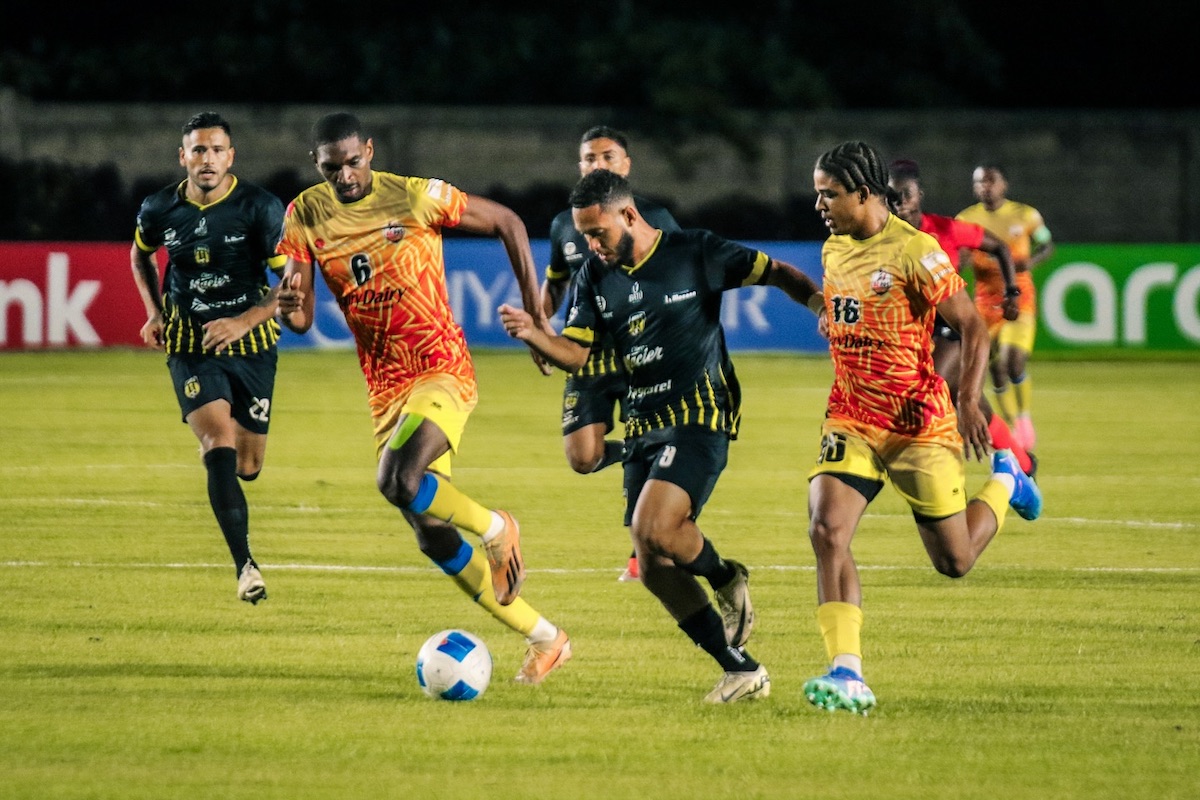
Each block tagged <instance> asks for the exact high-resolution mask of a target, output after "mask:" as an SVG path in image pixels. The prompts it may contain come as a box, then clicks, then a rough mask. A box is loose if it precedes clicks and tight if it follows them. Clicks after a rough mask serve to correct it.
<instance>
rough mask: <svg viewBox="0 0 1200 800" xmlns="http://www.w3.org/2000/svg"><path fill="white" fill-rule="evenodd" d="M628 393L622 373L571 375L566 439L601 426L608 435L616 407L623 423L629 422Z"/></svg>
mask: <svg viewBox="0 0 1200 800" xmlns="http://www.w3.org/2000/svg"><path fill="white" fill-rule="evenodd" d="M627 391H629V384H628V382H627V379H626V376H625V373H624V372H621V371H615V372H606V373H604V374H603V375H570V376H568V377H567V384H566V386H564V387H563V405H562V432H563V436H566V435H567V434H568V433H573V432H575V431H577V430H579V429H580V428H585V427H587V426H588V425H595V424H597V423H600V424H603V425H604V432H605V433H609V432H610V431H611V430H612V429H613V409H614V408H616V409H618V415H617V416H618V418H619V419H620V421H621V422H624V421H625V393H626V392H627Z"/></svg>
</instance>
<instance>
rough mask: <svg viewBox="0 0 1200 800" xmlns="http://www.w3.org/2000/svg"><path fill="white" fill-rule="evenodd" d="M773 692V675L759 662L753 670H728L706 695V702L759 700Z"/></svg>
mask: <svg viewBox="0 0 1200 800" xmlns="http://www.w3.org/2000/svg"><path fill="white" fill-rule="evenodd" d="M770 693H771V676H770V675H768V674H767V668H766V667H764V666H763V665H761V664H759V665H758V669H756V670H754V671H752V672H726V673H725V674H724V675H722V676H721V680H719V681H717V685H716V686H714V687H713V690H712V691H711V692H709V693H708V694H707V695H705V696H704V702H706V703H736V702H737V701H739V700H758V699H760V698H763V697H766V696H767V695H769V694H770Z"/></svg>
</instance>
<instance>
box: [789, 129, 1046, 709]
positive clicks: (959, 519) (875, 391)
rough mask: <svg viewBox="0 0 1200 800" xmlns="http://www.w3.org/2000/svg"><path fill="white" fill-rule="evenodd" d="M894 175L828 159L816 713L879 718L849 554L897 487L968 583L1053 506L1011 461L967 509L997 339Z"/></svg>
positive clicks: (837, 155) (983, 447) (944, 567)
mask: <svg viewBox="0 0 1200 800" xmlns="http://www.w3.org/2000/svg"><path fill="white" fill-rule="evenodd" d="M887 185H888V173H887V167H886V165H885V162H884V161H883V160H882V158H881V157H880V156H879V154H878V153H877V152H876V151H875V150H874V149H873V148H872V147H870V146H869V145H867V144H864V143H863V142H845V143H843V144H840V145H838V146H837V147H835V148H834V149H833V150H830V151H829V152H827V153H824V154H823V155H822V156H821V157H820V158H819V159H817V162H816V166H815V169H814V170H813V188H814V189H815V190H816V194H817V200H816V210H817V211H818V212H819V213H820V215H821V218H822V219H823V220H824V222H825V225H826V227H827V228H828V229H829V232H830V236H829V238H828V239H827V240H826V241H825V244H824V245H823V247H822V250H821V263H822V266H823V268H824V286H823V289H824V302H825V305H826V310H827V311H828V314H829V320H828V335H829V351H830V356H831V358H832V360H833V370H834V380H833V387H832V389H831V391H830V394H829V402H828V407H827V410H826V414H825V420H824V422H823V424H822V430H821V433H822V441H821V447H820V453H819V456H818V458H817V464H816V466H815V467H814V468H813V469H812V471H811V472H810V473H809V490H808V507H809V538H810V539H811V541H812V547H813V552H814V553H815V555H816V561H817V600H818V604H819V605H818V608H817V622H818V625H819V628H820V631H821V636H822V637H823V639H824V641H825V650H826V653H827V655H828V657H829V661H830V669H829V672H828V673H827V674H825V675H822V676H820V677H817V678H813V679H811V680H809V681H807V682H806V683H805V685H804V694H805V696H806V697H807V698H808V700H809V702H811V703H813V704H814V705H816V706H819V707H823V708H827V709H830V710H835V709H839V708H841V709H845V710H848V711H851V712H853V713H864V714H865V713H866V712H867V711H869V710H870V709H871V708H872V707H873V706H874V705H875V695H874V694H873V693H872V692H871V690H870V689H869V688H868V687H867V684H866V682H865V681H864V680H863V659H862V649H861V644H860V631H861V629H862V624H863V613H862V608H861V605H862V585H861V583H860V581H859V576H858V568H857V566H856V565H855V563H854V557H853V555H852V554H851V551H850V544H851V540H852V539H853V538H854V534H855V531H856V530H857V528H858V525H859V522H860V521H861V520H862V516H863V514H864V513H865V512H866V509H867V505H868V504H869V503H870V502H871V501H872V500H873V499H874V498H875V496H876V495H877V494H878V493H879V490H880V489H882V488H883V484H884V481H885V480H890V481H891V483H892V486H894V487H895V488H896V490H897V491H898V492H899V493H900V495H901V496H902V497H903V498H904V499H905V501H907V502H908V504H909V506H910V507H911V508H912V511H913V518H914V520H915V521H916V525H917V531H918V532H919V533H920V535H921V541H922V542H923V543H924V545H925V550H926V552H927V553H928V554H929V558H930V560H931V561H932V563H933V565H934V567H935V568H936V569H937V571H938V572H940V573H942V574H943V575H946V576H949V577H952V578H957V577H961V576H962V575H965V574H966V573H967V572H968V571H969V570H970V569H971V567H972V566H973V565H974V564H975V561H976V559H978V558H979V556H980V554H981V553H982V552H983V550H984V548H985V547H987V545H988V543H989V542H990V541H991V540H992V537H994V536H995V535H996V533H997V531H999V529H1000V526H1001V525H1002V524H1003V522H1004V516H1005V513H1006V511H1007V508H1008V506H1009V505H1010V504H1011V505H1012V507H1013V508H1014V509H1015V510H1016V511H1017V513H1018V514H1020V515H1021V516H1022V517H1024V518H1025V519H1036V518H1037V516H1038V514H1039V513H1041V495H1040V494H1038V489H1037V486H1036V484H1034V483H1033V481H1032V480H1031V479H1030V478H1029V477H1028V476H1027V475H1025V473H1024V472H1023V471H1022V470H1021V468H1020V466H1018V464H1017V463H1016V460H1015V459H1014V458H1013V457H1012V455H1011V454H1010V453H1007V452H1005V451H996V452H995V453H994V454H993V456H992V474H991V476H990V477H989V478H988V480H987V481H986V482H985V483H984V485H983V487H982V488H981V489H980V490H979V491H978V492H976V494H975V495H974V496H972V497H971V498H970V500H969V501H968V499H967V493H966V486H965V473H966V464H965V459H966V458H967V457H970V456H973V457H976V458H978V459H980V460H983V459H984V458H985V457H986V454H987V450H988V427H987V422H986V421H985V420H984V416H983V412H982V411H981V410H980V407H979V394H980V392H981V391H982V383H983V370H984V367H985V365H986V360H987V353H988V339H987V327H986V325H985V324H984V322H983V320H982V318H980V316H979V313H978V312H977V311H976V310H975V307H974V306H973V305H972V303H971V299H970V297H969V296H968V294H967V292H966V286H965V284H964V282H963V279H962V278H961V277H960V276H959V274H958V271H957V270H955V269H954V266H953V265H952V264H951V263H950V259H949V257H948V256H947V255H946V253H945V252H944V251H943V250H942V248H941V246H940V245H938V243H937V240H936V239H934V238H933V237H932V236H930V235H929V234H926V233H921V232H920V231H918V230H916V229H915V228H913V227H912V226H911V225H909V224H908V223H906V222H904V221H903V220H901V219H900V218H898V217H896V216H895V215H893V214H892V213H891V212H890V211H889V207H888V203H887V199H886V198H887ZM935 314H941V315H942V318H943V319H945V320H946V322H947V323H948V324H949V325H950V326H951V327H953V328H954V329H955V330H956V331H957V332H958V333H959V334H960V335H961V336H962V369H961V372H962V376H961V379H960V381H959V386H958V403H957V409H958V411H957V413H956V412H955V408H956V406H955V404H954V403H952V402H951V400H950V393H949V391H948V390H947V388H946V382H945V380H943V378H942V377H941V376H940V375H938V374H937V372H936V371H935V370H934V369H933V355H932V349H933V345H932V340H931V337H932V331H933V319H934V315H935Z"/></svg>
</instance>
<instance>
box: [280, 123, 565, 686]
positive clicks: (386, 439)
mask: <svg viewBox="0 0 1200 800" xmlns="http://www.w3.org/2000/svg"><path fill="white" fill-rule="evenodd" d="M312 147H313V149H312V157H313V161H314V163H315V164H316V167H317V170H318V171H319V172H320V173H321V175H322V176H323V177H324V179H325V181H324V182H323V183H320V184H317V185H316V186H313V187H311V188H309V189H307V190H305V191H304V192H302V193H301V194H300V195H299V196H298V197H296V199H295V200H293V201H292V203H291V204H290V205H289V206H288V209H287V213H286V215H285V217H284V229H283V240H282V241H281V242H280V244H279V252H280V253H282V254H284V255H286V256H287V257H288V261H287V265H286V267H285V269H284V277H283V280H282V282H281V284H280V287H279V291H278V299H279V310H280V313H281V317H282V320H283V322H284V324H285V325H287V326H288V327H289V328H291V329H292V330H294V331H297V332H299V333H303V332H305V331H307V330H308V329H309V327H311V326H312V322H313V313H314V299H313V277H314V267H317V268H319V269H320V271H321V275H322V276H323V277H324V279H325V283H326V284H327V285H328V287H329V289H330V291H331V292H332V293H333V296H334V297H335V298H336V299H337V301H338V305H339V306H340V308H341V310H342V313H343V314H344V315H345V317H346V323H347V324H348V325H349V327H350V330H351V331H352V332H353V334H354V339H355V342H356V344H357V347H358V357H359V362H360V364H361V366H362V371H363V375H364V376H365V377H366V380H367V390H368V395H369V403H370V407H371V417H372V419H373V421H374V428H375V442H376V448H377V451H378V455H379V471H378V474H377V484H378V487H379V491H380V492H381V493H382V494H383V496H384V497H385V498H387V500H388V502H390V503H391V504H392V505H394V506H396V507H398V508H399V509H400V510H401V512H402V513H403V514H404V517H405V519H407V520H408V522H409V524H411V525H412V527H413V530H414V531H415V532H416V536H417V544H418V545H419V546H420V548H421V552H422V553H424V554H425V555H426V556H428V557H429V558H430V559H431V560H433V561H434V563H436V564H437V565H438V566H439V567H441V568H442V570H443V571H444V572H445V573H446V574H447V575H449V576H451V577H452V578H453V579H454V581H455V583H456V584H458V586H459V587H460V588H461V589H462V590H463V591H464V592H465V593H466V594H467V595H468V596H470V597H472V598H473V599H474V600H475V602H476V603H478V604H479V605H480V606H482V607H483V608H484V609H486V610H487V611H488V612H489V613H491V615H492V616H494V617H495V618H496V619H498V620H500V621H501V622H502V623H504V624H505V625H507V626H508V627H509V628H511V629H512V630H514V631H517V632H519V633H521V634H522V635H523V636H525V638H526V641H527V642H528V644H529V649H528V651H527V653H526V657H525V662H524V664H523V666H522V667H521V670H520V672H518V674H517V676H516V680H517V681H518V682H521V683H531V684H536V683H540V682H541V681H542V680H543V679H544V678H545V677H546V675H547V674H549V673H550V671H551V670H553V669H555V668H557V667H558V666H560V665H561V664H562V663H564V662H565V661H566V660H567V659H568V658H570V656H571V643H570V640H569V639H568V637H567V634H566V632H565V631H563V630H562V629H561V628H558V627H556V626H555V625H553V624H551V623H550V622H549V621H547V620H546V619H545V618H544V617H542V616H541V615H540V614H538V612H536V611H535V610H534V609H533V608H532V607H530V606H529V604H528V603H526V602H525V601H524V599H522V598H520V597H518V596H517V595H518V593H519V592H520V589H521V584H522V582H523V581H524V579H525V567H524V564H523V561H522V557H521V550H520V529H519V528H518V526H517V522H516V520H515V519H513V518H512V516H511V515H510V514H508V513H507V512H505V511H495V510H491V509H488V508H486V507H484V506H482V505H480V504H479V503H478V502H476V501H475V500H473V499H471V498H470V497H468V496H467V495H466V494H464V493H463V492H461V491H460V490H459V489H458V488H457V487H456V486H455V485H454V484H453V483H452V482H451V481H450V466H451V455H452V454H453V453H454V452H455V451H457V449H458V443H459V440H460V437H461V436H462V432H463V428H464V427H465V426H466V423H467V418H468V416H469V415H470V413H471V411H472V409H474V408H475V404H476V401H477V390H476V383H475V368H474V365H473V364H472V361H471V355H470V352H469V351H468V349H467V342H466V339H465V338H464V336H463V332H462V328H460V327H459V326H458V324H457V323H456V322H455V320H454V316H453V314H452V313H451V309H450V303H449V297H448V295H447V290H446V273H445V265H444V263H443V260H442V228H443V227H454V228H457V229H458V230H463V231H467V232H469V233H477V234H482V235H488V236H495V237H497V238H499V239H500V240H501V241H502V242H503V243H504V246H505V249H506V250H507V252H508V256H509V260H510V261H511V263H512V268H513V273H514V274H515V275H516V278H517V283H518V286H519V288H520V291H521V297H522V300H523V303H524V306H525V308H526V309H527V310H528V311H529V312H530V314H532V315H534V317H535V319H536V320H537V323H538V324H539V325H542V326H543V327H545V328H547V329H549V322H548V321H547V320H546V317H545V314H544V313H542V310H541V303H540V301H539V297H538V285H537V278H536V274H535V271H534V263H533V255H532V253H531V252H530V250H529V239H528V235H527V234H526V232H525V226H524V224H523V223H522V222H521V220H520V218H519V217H517V215H516V214H515V213H514V212H513V211H512V210H511V209H509V208H506V207H505V206H502V205H500V204H499V203H495V202H492V201H490V200H487V199H486V198H483V197H478V196H470V197H468V196H467V195H466V194H464V193H463V192H461V191H459V190H458V189H456V188H455V187H453V186H451V185H450V184H449V183H446V182H445V181H441V180H436V179H431V178H412V177H405V176H401V175H394V174H392V173H389V172H380V171H376V170H373V169H371V159H372V158H373V156H374V153H375V147H374V142H373V141H372V139H371V138H370V137H369V136H367V135H366V133H365V132H364V130H363V126H362V123H361V122H360V121H359V120H358V118H357V117H355V116H354V115H352V114H348V113H345V112H339V113H335V114H328V115H326V116H324V117H322V118H321V119H320V120H318V121H317V123H316V124H315V125H314V126H313V131H312ZM460 528H461V529H463V530H466V531H469V532H471V533H473V534H475V535H476V536H478V537H480V538H481V540H482V542H483V548H482V552H481V551H480V550H476V549H475V548H473V547H472V546H471V545H470V544H469V543H468V542H467V541H466V540H464V539H463V537H462V536H461V535H460V533H459V529H460ZM485 553H486V555H485Z"/></svg>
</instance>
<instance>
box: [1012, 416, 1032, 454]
mask: <svg viewBox="0 0 1200 800" xmlns="http://www.w3.org/2000/svg"><path fill="white" fill-rule="evenodd" d="M1013 438H1014V439H1016V440H1017V442H1018V444H1020V445H1021V447H1022V448H1023V449H1025V450H1033V449H1035V448H1036V447H1037V433H1036V432H1035V431H1034V430H1033V420H1032V419H1031V418H1029V417H1027V416H1019V417H1017V418H1016V419H1015V420H1013Z"/></svg>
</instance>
